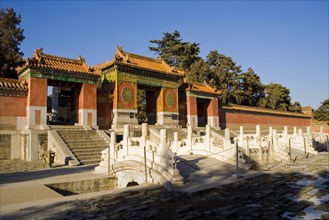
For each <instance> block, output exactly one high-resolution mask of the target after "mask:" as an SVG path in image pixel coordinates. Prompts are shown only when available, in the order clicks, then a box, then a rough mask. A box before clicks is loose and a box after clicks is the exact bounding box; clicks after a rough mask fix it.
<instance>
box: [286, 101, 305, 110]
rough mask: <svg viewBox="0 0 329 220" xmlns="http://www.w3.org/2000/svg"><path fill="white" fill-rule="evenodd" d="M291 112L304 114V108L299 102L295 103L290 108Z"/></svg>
mask: <svg viewBox="0 0 329 220" xmlns="http://www.w3.org/2000/svg"><path fill="white" fill-rule="evenodd" d="M289 111H291V112H302V106H301V105H300V103H299V102H294V103H293V104H292V105H291V106H289Z"/></svg>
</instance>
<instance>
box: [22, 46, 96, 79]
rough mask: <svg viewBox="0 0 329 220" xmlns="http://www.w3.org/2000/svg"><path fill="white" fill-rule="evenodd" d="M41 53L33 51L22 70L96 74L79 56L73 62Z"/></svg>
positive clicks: (40, 50) (40, 51)
mask: <svg viewBox="0 0 329 220" xmlns="http://www.w3.org/2000/svg"><path fill="white" fill-rule="evenodd" d="M42 51H43V49H42V48H40V49H38V50H35V51H34V56H33V57H32V58H29V59H27V62H26V64H25V66H23V68H25V67H34V68H46V69H53V70H61V71H66V72H74V73H83V74H97V73H95V72H94V71H93V68H91V67H90V66H87V65H86V64H85V59H84V58H82V57H81V56H79V59H78V60H75V59H69V58H65V57H59V56H54V55H49V54H44V53H43V52H42ZM23 68H21V69H23Z"/></svg>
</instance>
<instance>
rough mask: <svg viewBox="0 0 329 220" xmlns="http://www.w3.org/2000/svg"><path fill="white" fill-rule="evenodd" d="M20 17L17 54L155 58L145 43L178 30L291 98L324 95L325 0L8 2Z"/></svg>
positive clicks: (315, 100) (307, 100)
mask: <svg viewBox="0 0 329 220" xmlns="http://www.w3.org/2000/svg"><path fill="white" fill-rule="evenodd" d="M0 4H1V8H7V7H13V8H14V9H15V11H16V12H17V13H18V14H20V15H21V16H22V23H21V27H22V28H23V29H24V30H25V31H24V34H25V40H24V41H23V43H22V45H21V50H22V51H23V52H24V56H25V57H31V56H32V55H33V50H34V49H37V48H40V47H42V48H43V49H44V53H48V54H53V55H58V56H64V57H69V58H77V57H78V55H79V54H81V55H82V56H83V57H85V58H86V62H87V64H89V65H95V64H99V63H102V62H104V61H106V60H111V59H112V58H113V55H114V53H115V49H116V46H117V45H121V46H122V47H123V50H126V51H129V52H133V53H137V54H141V55H145V56H151V57H156V55H155V54H154V53H153V52H151V51H149V49H148V46H150V45H151V44H150V43H149V40H152V39H161V38H162V33H163V32H173V31H174V30H178V31H180V33H181V37H182V38H183V40H184V41H190V42H194V41H195V42H198V43H200V47H201V53H200V55H201V56H202V57H203V58H205V57H206V56H207V54H208V53H209V51H210V50H214V49H216V50H218V51H219V52H220V53H223V54H225V55H227V56H231V57H232V58H233V60H234V61H235V62H236V63H237V64H238V65H241V66H242V69H243V70H244V71H245V70H247V69H248V68H249V67H252V68H253V69H254V71H255V72H256V73H257V74H258V75H259V76H260V78H261V81H262V83H264V84H268V83H270V82H275V83H280V84H282V85H284V86H286V87H287V88H289V89H290V95H291V97H292V101H299V102H300V103H301V105H302V106H307V105H310V106H312V107H313V108H317V107H318V106H319V105H320V102H322V101H323V100H325V99H327V98H328V97H329V91H328V84H329V78H328V77H329V76H328V75H329V71H328V69H329V66H328V60H329V57H328V48H329V46H328V10H329V9H328V1H312V0H311V1H91V0H90V1H86V0H85V1H28V0H27V1H19V0H16V1H13V0H2V1H1V2H0Z"/></svg>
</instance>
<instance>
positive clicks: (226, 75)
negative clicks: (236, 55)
mask: <svg viewBox="0 0 329 220" xmlns="http://www.w3.org/2000/svg"><path fill="white" fill-rule="evenodd" d="M206 62H207V63H208V64H209V67H210V71H211V73H210V75H209V79H210V80H209V81H213V84H214V86H215V87H217V88H218V89H219V90H221V95H220V101H221V102H222V103H234V97H233V90H234V89H235V88H236V86H237V84H238V83H239V82H238V79H237V76H238V74H239V73H240V72H241V66H237V65H236V63H235V62H234V61H233V60H232V58H231V57H228V56H225V55H224V54H219V53H218V51H217V50H212V51H210V52H209V54H208V56H207V60H206Z"/></svg>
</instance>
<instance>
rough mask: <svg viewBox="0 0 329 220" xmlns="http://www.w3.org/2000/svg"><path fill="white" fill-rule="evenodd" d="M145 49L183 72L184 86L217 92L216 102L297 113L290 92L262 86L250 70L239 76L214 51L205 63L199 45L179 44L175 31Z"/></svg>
mask: <svg viewBox="0 0 329 220" xmlns="http://www.w3.org/2000/svg"><path fill="white" fill-rule="evenodd" d="M150 43H151V44H153V46H150V47H149V49H150V50H151V51H154V52H155V54H157V55H159V56H161V57H162V59H164V60H165V61H166V62H167V63H168V64H169V65H171V66H174V67H175V68H177V69H179V70H184V71H185V74H186V75H185V80H186V81H188V82H206V83H207V84H208V85H210V86H212V87H213V88H217V89H219V90H220V91H221V94H220V96H219V99H220V102H221V103H224V104H239V105H247V106H255V107H263V108H270V109H277V110H282V111H293V112H301V105H300V103H299V102H294V103H291V97H290V90H289V89H288V88H286V87H284V86H283V85H281V84H278V83H270V84H266V85H265V84H262V83H261V80H260V77H259V75H258V74H257V73H255V71H254V70H253V69H252V68H251V67H250V68H248V70H247V71H246V72H243V71H242V69H241V66H240V65H237V64H236V62H234V60H233V59H232V58H231V57H229V56H226V55H224V54H222V53H220V52H218V50H211V51H210V52H209V53H208V55H207V57H206V58H205V59H202V58H201V57H200V55H199V53H200V44H199V43H196V42H192V43H190V42H186V41H183V39H182V38H181V35H180V33H179V31H177V30H176V31H174V32H172V33H170V32H165V33H163V37H162V39H160V40H150Z"/></svg>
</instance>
